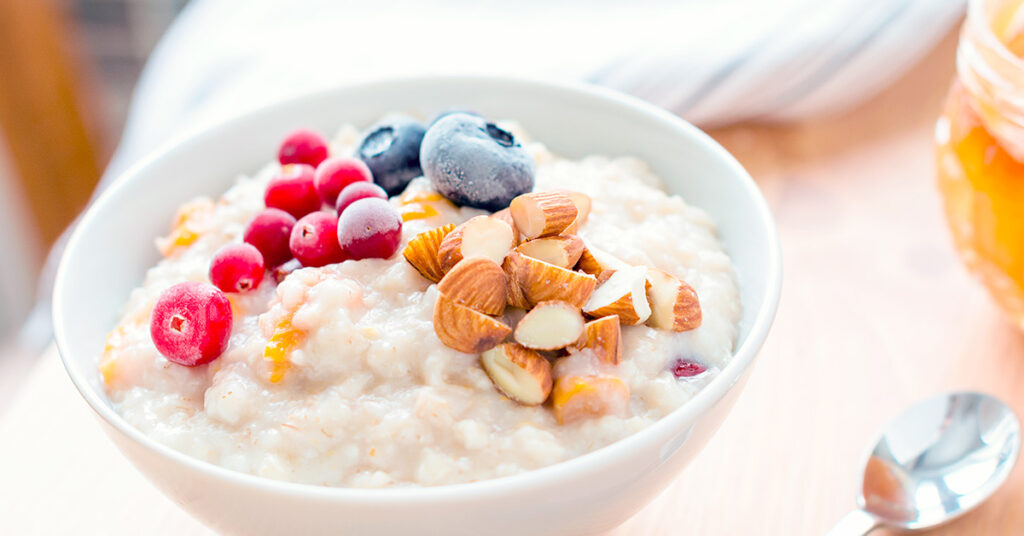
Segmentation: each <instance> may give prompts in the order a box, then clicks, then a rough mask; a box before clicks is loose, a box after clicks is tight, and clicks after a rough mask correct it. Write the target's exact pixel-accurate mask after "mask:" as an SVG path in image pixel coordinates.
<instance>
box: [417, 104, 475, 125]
mask: <svg viewBox="0 0 1024 536" xmlns="http://www.w3.org/2000/svg"><path fill="white" fill-rule="evenodd" d="M452 114H466V115H473V116H476V117H481V115H480V114H478V113H476V112H474V111H470V110H462V109H460V108H449V109H447V110H445V111H443V112H441V113H439V114H437V115H435V116H434V118H433V119H431V120H430V123H429V126H428V127H427V128H428V129H429V128H430V127H432V126H434V123H436V122H438V121H440V120H441V119H443V118H445V117H448V116H449V115H452Z"/></svg>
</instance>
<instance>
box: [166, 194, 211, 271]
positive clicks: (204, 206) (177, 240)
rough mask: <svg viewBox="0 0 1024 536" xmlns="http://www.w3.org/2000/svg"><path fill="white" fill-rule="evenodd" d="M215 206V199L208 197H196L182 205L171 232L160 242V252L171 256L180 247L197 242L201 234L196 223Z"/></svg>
mask: <svg viewBox="0 0 1024 536" xmlns="http://www.w3.org/2000/svg"><path fill="white" fill-rule="evenodd" d="M214 206H215V205H214V204H213V201H211V200H210V199H208V198H200V199H196V200H195V201H191V202H189V203H186V204H185V205H182V207H181V208H180V209H178V213H177V214H176V215H175V216H174V224H173V225H172V226H171V232H170V234H169V235H168V236H167V237H165V238H163V239H161V240H160V241H159V243H158V247H159V248H160V252H161V253H163V255H164V256H165V257H169V256H170V255H171V254H173V253H174V252H175V251H177V250H178V249H179V248H183V247H187V246H191V245H192V244H193V243H195V241H196V240H198V239H199V236H200V234H201V233H200V232H199V231H197V229H196V223H197V222H198V221H199V220H201V219H202V218H205V217H206V216H208V215H209V214H210V213H212V212H213V209H214Z"/></svg>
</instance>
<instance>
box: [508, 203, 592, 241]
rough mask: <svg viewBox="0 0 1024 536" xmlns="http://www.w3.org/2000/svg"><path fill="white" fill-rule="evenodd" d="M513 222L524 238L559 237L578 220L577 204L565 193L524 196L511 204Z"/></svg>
mask: <svg viewBox="0 0 1024 536" xmlns="http://www.w3.org/2000/svg"><path fill="white" fill-rule="evenodd" d="M508 208H509V211H510V212H511V213H512V220H513V221H515V224H516V229H519V233H520V234H522V235H523V238H526V239H528V240H529V239H534V238H540V237H543V236H552V235H557V234H559V233H561V232H562V231H564V230H565V228H566V227H568V226H569V225H570V224H572V222H573V221H575V220H576V215H577V211H576V204H575V203H573V202H572V198H570V197H569V196H568V195H566V194H565V192H535V193H532V194H523V195H521V196H519V197H516V198H515V199H513V200H512V203H511V204H509V207H508Z"/></svg>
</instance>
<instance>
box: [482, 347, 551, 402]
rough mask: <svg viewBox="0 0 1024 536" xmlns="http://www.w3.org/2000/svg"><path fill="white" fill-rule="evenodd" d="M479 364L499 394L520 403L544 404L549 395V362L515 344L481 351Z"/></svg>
mask: <svg viewBox="0 0 1024 536" xmlns="http://www.w3.org/2000/svg"><path fill="white" fill-rule="evenodd" d="M480 365H481V366H482V367H483V369H484V372H486V373H487V376H489V377H490V378H491V381H492V382H494V386H495V387H497V388H498V390H499V391H501V392H502V394H504V395H505V396H507V397H509V398H511V399H512V400H515V401H516V402H519V403H520V404H526V405H529V406H536V405H538V404H543V403H544V401H545V400H547V398H548V395H549V394H550V393H551V385H552V380H551V363H548V360H547V359H544V356H542V355H540V354H539V353H537V352H535V351H533V350H530V349H529V348H524V347H523V346H520V345H518V344H516V343H514V342H506V343H502V344H499V345H498V346H495V347H494V348H491V349H490V350H488V351H486V352H484V353H483V354H482V355H481V356H480Z"/></svg>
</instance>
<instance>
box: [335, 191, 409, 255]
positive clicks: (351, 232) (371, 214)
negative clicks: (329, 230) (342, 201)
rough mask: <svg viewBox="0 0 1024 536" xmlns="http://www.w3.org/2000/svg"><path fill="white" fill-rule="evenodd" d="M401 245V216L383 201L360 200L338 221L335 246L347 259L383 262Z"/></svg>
mask: <svg viewBox="0 0 1024 536" xmlns="http://www.w3.org/2000/svg"><path fill="white" fill-rule="evenodd" d="M401 241H402V216H400V215H399V214H398V211H397V210H395V208H394V207H392V206H391V203H388V202H387V201H385V200H383V199H376V198H368V199H360V200H358V201H356V202H354V203H352V204H351V205H349V206H348V208H347V209H345V212H342V214H341V218H340V219H339V221H338V242H339V243H340V244H341V249H342V251H344V252H345V255H346V256H347V257H348V258H350V259H372V258H377V259H386V258H388V257H390V256H392V255H394V254H395V251H396V250H397V249H398V244H399V243H400V242H401Z"/></svg>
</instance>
